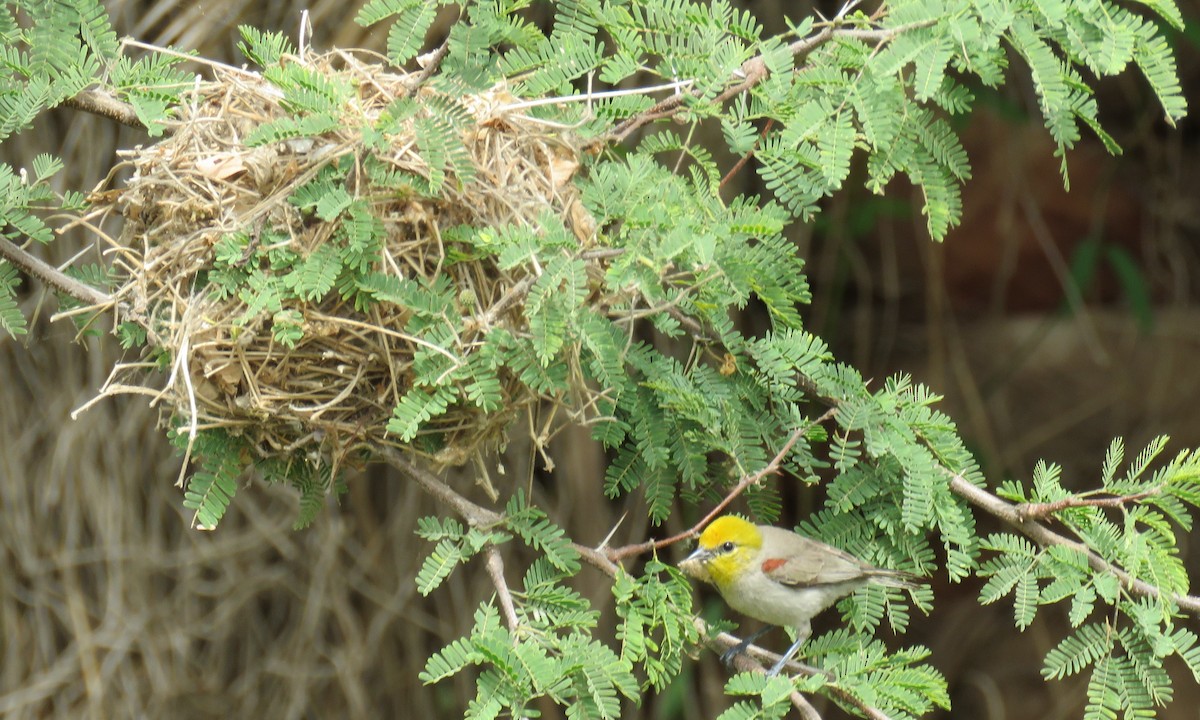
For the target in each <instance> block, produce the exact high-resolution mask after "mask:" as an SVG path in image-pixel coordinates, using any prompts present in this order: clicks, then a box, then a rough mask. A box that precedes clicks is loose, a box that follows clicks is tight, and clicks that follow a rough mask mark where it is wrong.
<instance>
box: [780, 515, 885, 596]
mask: <svg viewBox="0 0 1200 720" xmlns="http://www.w3.org/2000/svg"><path fill="white" fill-rule="evenodd" d="M759 529H760V530H761V531H762V532H763V534H764V536H765V535H767V534H775V533H785V534H786V535H790V536H791V537H789V538H784V537H782V536H781V537H780V538H779V539H780V541H781V542H779V543H776V546H777V547H779V546H783V547H789V546H790V547H792V548H795V549H797V550H798V552H793V553H790V556H789V557H787V558H782V557H770V556H765V557H763V559H762V561H761V562H762V571H763V573H764V574H765V575H766V576H767V577H769V578H771V579H772V580H774V581H776V582H778V583H782V584H784V585H792V586H796V587H805V586H812V585H835V584H837V583H843V582H849V581H853V580H859V579H862V578H863V577H864V576H866V575H869V574H870V570H871V567H870V566H869V565H867V564H866V563H864V562H862V561H860V560H859V559H858V558H856V557H854V556H853V555H851V554H850V553H848V552H845V551H843V550H839V549H837V548H835V547H833V546H832V545H826V544H825V543H823V542H818V541H816V540H810V539H809V538H806V537H802V536H800V535H797V534H796V533H793V532H789V531H787V530H781V529H780V528H776V527H770V526H765V527H760V528H759ZM764 544H765V543H764Z"/></svg>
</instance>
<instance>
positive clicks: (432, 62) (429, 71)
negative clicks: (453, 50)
mask: <svg viewBox="0 0 1200 720" xmlns="http://www.w3.org/2000/svg"><path fill="white" fill-rule="evenodd" d="M460 14H461V10H460ZM455 22H457V21H455ZM449 53H450V36H449V35H447V36H446V39H445V40H443V41H442V44H441V45H439V46H438V49H437V50H434V51H433V52H431V53H429V54H428V55H426V56H424V57H421V58H417V63H418V64H420V65H421V72H420V73H418V74H417V77H416V79H415V80H414V81H413V84H412V90H411V92H416V90H417V88H419V87H421V86H422V85H424V84H425V83H426V82H428V81H429V78H431V77H433V74H434V73H435V72H437V71H438V68H440V67H441V66H442V61H443V60H445V59H446V55H448V54H449Z"/></svg>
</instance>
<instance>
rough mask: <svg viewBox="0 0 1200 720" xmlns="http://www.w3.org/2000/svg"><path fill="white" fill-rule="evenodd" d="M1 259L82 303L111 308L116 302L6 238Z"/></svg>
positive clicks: (0, 241)
mask: <svg viewBox="0 0 1200 720" xmlns="http://www.w3.org/2000/svg"><path fill="white" fill-rule="evenodd" d="M0 257H2V258H4V259H6V260H8V261H9V262H11V263H12V264H13V265H16V266H17V267H18V268H20V269H21V270H24V271H25V273H26V274H28V275H31V276H33V277H35V278H37V279H38V280H41V281H42V283H44V284H45V285H47V286H49V287H51V288H54V289H55V290H57V291H59V292H61V293H63V294H64V295H70V296H71V297H73V298H75V299H76V300H79V301H80V302H83V303H87V304H89V305H98V306H109V305H112V304H113V302H114V300H113V297H112V296H111V295H108V294H107V293H102V292H100V291H99V290H97V289H96V288H94V287H91V286H90V285H85V284H84V283H81V282H79V281H78V280H76V279H75V278H73V277H71V276H70V275H67V274H66V273H64V272H62V271H61V270H59V269H58V268H56V267H54V266H53V265H50V264H48V263H47V262H46V261H44V260H41V259H39V258H36V257H34V256H33V255H30V254H29V253H28V252H26V251H25V250H23V249H22V248H20V247H19V246H17V245H16V244H15V243H13V242H12V241H11V240H9V239H8V238H5V237H0Z"/></svg>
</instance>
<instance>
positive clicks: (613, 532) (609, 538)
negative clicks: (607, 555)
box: [596, 510, 629, 551]
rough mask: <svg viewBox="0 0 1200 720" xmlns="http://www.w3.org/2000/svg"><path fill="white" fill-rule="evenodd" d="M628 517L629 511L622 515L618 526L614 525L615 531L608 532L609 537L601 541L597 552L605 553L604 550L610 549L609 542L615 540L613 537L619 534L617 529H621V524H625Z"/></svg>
mask: <svg viewBox="0 0 1200 720" xmlns="http://www.w3.org/2000/svg"><path fill="white" fill-rule="evenodd" d="M628 515H629V511H628V510H627V511H625V513H624V514H622V515H621V517H620V519H618V520H617V524H616V525H613V529H612V530H609V531H608V535H606V536H605V537H604V539H603V540H601V541H600V544H599V545H597V546H596V549H597V550H600V551H603V550H604V548H606V547H608V541H609V540H612V539H613V535H616V534H617V528H619V527H621V523H623V522H625V518H626V516H628Z"/></svg>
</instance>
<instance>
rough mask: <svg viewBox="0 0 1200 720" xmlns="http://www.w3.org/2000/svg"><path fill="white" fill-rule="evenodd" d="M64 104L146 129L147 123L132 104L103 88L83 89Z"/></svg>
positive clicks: (132, 126) (139, 128)
mask: <svg viewBox="0 0 1200 720" xmlns="http://www.w3.org/2000/svg"><path fill="white" fill-rule="evenodd" d="M62 104H63V105H65V106H67V107H70V108H74V109H76V110H83V111H84V112H89V113H92V114H93V115H99V116H101V117H106V118H108V119H109V120H116V121H117V122H119V123H121V124H122V125H128V126H129V127H131V128H137V129H138V130H145V129H146V124H145V123H143V122H142V121H141V118H139V117H138V116H137V113H136V112H134V110H133V106H132V105H130V104H129V103H127V102H125V101H123V100H118V99H117V98H116V96H115V95H113V94H112V93H110V92H109V91H107V90H104V89H103V88H87V89H85V90H81V91H79V92H78V93H76V94H75V96H74V97H69V98H67V99H66V100H64V101H63V103H62Z"/></svg>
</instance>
